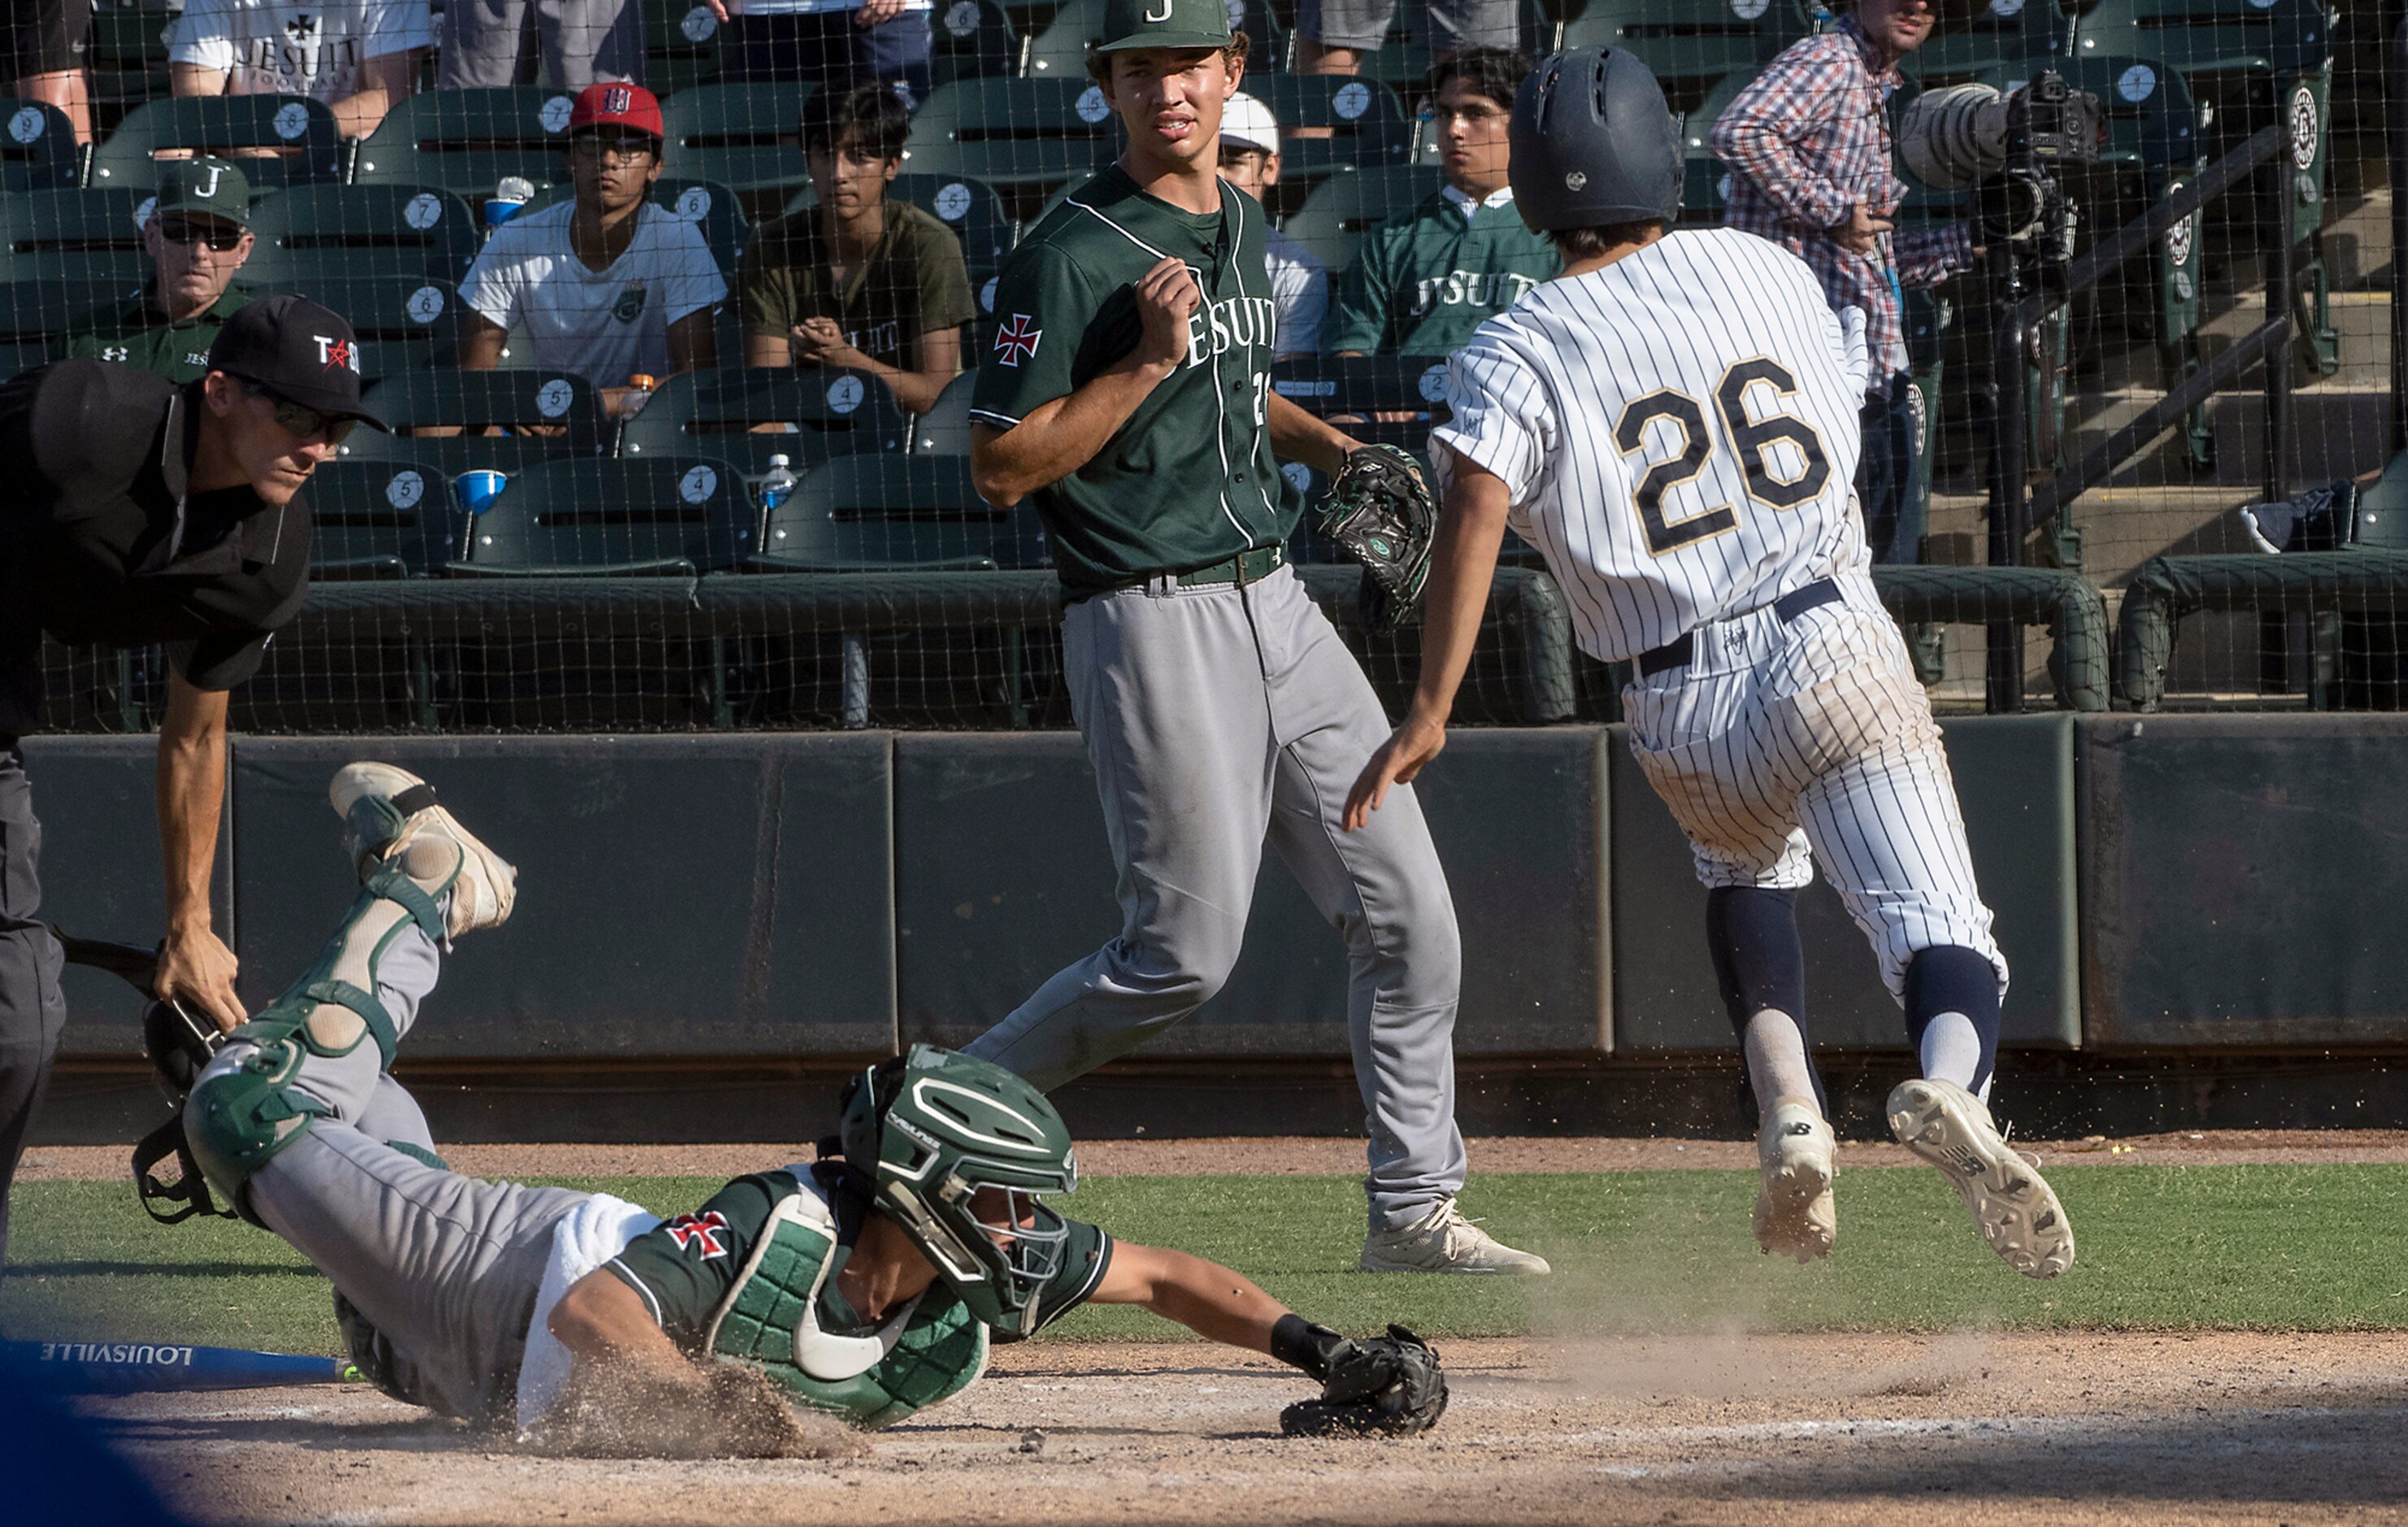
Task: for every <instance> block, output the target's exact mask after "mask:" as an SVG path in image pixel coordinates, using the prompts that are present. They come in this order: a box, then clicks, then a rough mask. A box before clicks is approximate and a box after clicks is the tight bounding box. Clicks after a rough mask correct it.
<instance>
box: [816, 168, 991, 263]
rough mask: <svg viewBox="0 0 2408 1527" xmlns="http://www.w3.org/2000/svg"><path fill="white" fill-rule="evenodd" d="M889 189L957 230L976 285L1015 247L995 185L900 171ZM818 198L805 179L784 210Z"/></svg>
mask: <svg viewBox="0 0 2408 1527" xmlns="http://www.w3.org/2000/svg"><path fill="white" fill-rule="evenodd" d="M886 194H887V195H888V196H889V197H890V198H893V199H895V200H897V201H908V202H910V204H911V205H912V206H914V207H917V208H919V209H921V210H922V211H924V212H926V213H928V214H929V215H930V216H932V217H934V218H936V219H937V220H938V221H939V222H940V223H943V224H944V225H945V226H946V227H948V228H951V229H953V235H954V237H955V238H959V239H960V240H961V241H962V263H963V264H965V265H967V266H968V267H969V273H970V286H971V288H972V289H973V290H975V289H976V288H977V287H978V286H979V285H980V284H981V283H982V282H983V281H986V279H987V278H988V277H990V276H993V275H994V274H995V273H996V271H998V270H1000V269H1002V268H1003V257H1004V256H1005V255H1007V254H1009V253H1011V240H1012V233H1011V217H1010V216H1008V215H1007V214H1006V213H1005V211H1004V209H1003V199H1002V198H1001V197H999V196H997V195H996V194H995V188H994V187H993V186H991V185H988V184H986V183H985V182H984V181H982V180H971V179H970V178H968V176H962V175H897V176H896V177H895V179H894V180H893V181H892V182H890V183H889V184H888V185H887V187H886ZM819 204H820V199H819V194H818V193H817V192H816V191H813V190H812V189H811V188H810V186H808V185H807V186H804V187H803V188H802V189H801V190H800V191H797V192H796V193H795V194H794V195H793V196H792V197H791V198H789V199H788V200H787V202H786V210H787V211H789V212H800V211H804V210H806V209H810V208H813V207H817V206H818V205H819Z"/></svg>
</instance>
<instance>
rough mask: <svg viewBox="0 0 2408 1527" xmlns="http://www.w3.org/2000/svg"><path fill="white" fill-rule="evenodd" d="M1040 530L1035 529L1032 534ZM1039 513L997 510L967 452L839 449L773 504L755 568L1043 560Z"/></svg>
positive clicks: (992, 565) (992, 564)
mask: <svg viewBox="0 0 2408 1527" xmlns="http://www.w3.org/2000/svg"><path fill="white" fill-rule="evenodd" d="M1032 531H1033V532H1034V534H1033V537H1032V534H1031V532H1032ZM1044 559H1045V544H1044V535H1043V532H1042V530H1041V529H1037V528H1036V526H1035V518H1034V512H1033V511H1031V512H1030V513H1028V514H1025V515H1024V514H1016V513H1014V512H1013V511H1010V510H1002V509H996V508H995V507H994V506H992V505H990V504H988V503H987V502H986V501H985V500H984V499H982V498H981V497H979V496H978V490H977V489H976V488H975V487H973V486H972V485H971V483H970V469H969V460H968V457H965V456H888V455H872V456H839V457H838V458H837V459H836V460H834V461H830V462H827V463H825V464H824V465H823V466H819V467H814V468H811V469H810V472H808V473H806V474H805V475H804V477H803V480H802V484H801V486H799V487H798V488H796V490H795V494H794V496H793V497H790V498H788V499H787V500H786V501H785V502H784V503H782V504H780V505H779V506H778V507H777V508H775V509H773V510H771V511H769V513H768V518H767V523H766V525H765V526H763V529H762V534H761V550H760V551H759V552H758V553H756V554H755V555H753V556H751V557H748V558H746V560H745V564H744V565H745V568H746V569H748V570H750V571H753V572H849V571H867V570H873V569H898V568H917V569H925V570H931V571H933V570H938V569H965V570H967V569H996V568H1012V567H1041V566H1043V565H1044Z"/></svg>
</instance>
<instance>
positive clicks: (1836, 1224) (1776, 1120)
mask: <svg viewBox="0 0 2408 1527" xmlns="http://www.w3.org/2000/svg"><path fill="white" fill-rule="evenodd" d="M1835 1148H1836V1147H1835V1146H1834V1145H1833V1143H1832V1140H1831V1126H1830V1125H1829V1124H1828V1123H1827V1122H1826V1121H1825V1120H1824V1117H1823V1115H1822V1112H1821V1111H1820V1110H1819V1109H1817V1108H1816V1107H1815V1106H1814V1103H1813V1101H1812V1100H1811V1099H1806V1098H1783V1099H1780V1100H1779V1101H1777V1102H1774V1103H1773V1105H1772V1109H1771V1112H1770V1113H1768V1114H1766V1115H1765V1116H1764V1128H1763V1129H1761V1130H1759V1131H1756V1165H1757V1167H1758V1168H1759V1169H1760V1170H1761V1171H1762V1172H1763V1174H1764V1184H1763V1186H1762V1187H1761V1188H1758V1189H1757V1191H1756V1245H1757V1246H1762V1247H1763V1248H1764V1250H1765V1252H1766V1254H1767V1255H1778V1256H1783V1257H1795V1258H1797V1259H1798V1260H1799V1263H1800V1264H1803V1263H1806V1262H1810V1261H1813V1260H1814V1259H1815V1258H1817V1257H1828V1256H1829V1255H1830V1254H1831V1243H1832V1241H1833V1240H1835V1239H1836V1238H1837V1237H1838V1235H1839V1233H1840V1215H1839V1209H1838V1208H1837V1206H1836V1205H1834V1204H1833V1203H1832V1202H1831V1178H1832V1176H1833V1175H1834V1174H1835V1173H1836V1171H1837V1168H1836V1167H1834V1166H1833V1164H1832V1155H1833V1152H1834V1150H1835Z"/></svg>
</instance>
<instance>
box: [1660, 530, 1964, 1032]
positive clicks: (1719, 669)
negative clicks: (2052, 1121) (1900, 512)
mask: <svg viewBox="0 0 2408 1527" xmlns="http://www.w3.org/2000/svg"><path fill="white" fill-rule="evenodd" d="M1834 581H1835V582H1836V583H1839V585H1840V589H1841V593H1842V599H1841V601H1840V602H1839V603H1836V604H1826V605H1822V606H1820V607H1818V608H1816V609H1813V610H1809V611H1807V612H1804V613H1802V614H1800V615H1799V617H1798V618H1797V619H1795V620H1792V621H1788V622H1784V621H1783V620H1782V619H1781V617H1780V616H1779V615H1777V614H1775V613H1774V612H1773V611H1772V610H1771V609H1770V607H1769V606H1768V607H1766V608H1764V609H1760V610H1755V611H1751V612H1748V613H1746V614H1742V615H1736V616H1733V617H1731V618H1730V619H1727V620H1722V621H1715V622H1713V623H1711V624H1709V625H1706V626H1701V627H1698V629H1697V631H1696V632H1695V634H1694V637H1693V641H1692V647H1693V653H1694V655H1693V656H1692V658H1691V660H1690V661H1689V662H1688V663H1687V664H1685V665H1684V666H1682V667H1678V668H1672V669H1668V670H1664V671H1662V672H1660V673H1657V674H1656V675H1654V676H1653V677H1651V678H1645V679H1641V680H1640V681H1639V682H1637V683H1635V684H1631V685H1630V686H1629V687H1628V688H1627V689H1626V690H1624V692H1623V713H1624V714H1625V715H1626V716H1627V717H1628V718H1629V721H1630V751H1631V753H1632V754H1633V756H1636V757H1637V758H1638V760H1639V764H1640V767H1641V769H1642V770H1643V771H1645V772H1646V775H1647V780H1648V783H1649V784H1651V785H1654V786H1655V787H1656V794H1657V795H1658V796H1661V797H1662V798H1663V800H1664V803H1665V804H1666V805H1668V806H1670V808H1671V810H1672V815H1673V817H1674V819H1675V820H1677V821H1678V822H1679V823H1680V824H1681V828H1682V830H1683V831H1684V832H1685V833H1687V834H1688V837H1689V846H1690V849H1691V851H1692V852H1693V853H1694V854H1695V856H1696V858H1697V870H1698V879H1699V880H1700V881H1701V882H1703V883H1704V884H1705V885H1707V886H1716V887H1719V886H1766V887H1771V888H1779V889H1794V888H1796V887H1798V886H1803V885H1805V884H1806V883H1807V882H1808V881H1810V880H1812V879H1813V877H1814V868H1815V865H1816V863H1817V862H1818V861H1819V862H1820V864H1821V866H1822V871H1823V877H1824V878H1825V879H1826V880H1828V881H1829V882H1830V883H1831V886H1832V888H1833V889H1834V890H1836V891H1838V892H1839V893H1840V899H1841V900H1842V901H1843V902H1845V903H1846V904H1847V908H1848V915H1850V916H1851V917H1853V918H1855V919H1856V926H1857V927H1858V928H1860V929H1864V932H1865V936H1866V937H1867V938H1868V939H1870V940H1871V941H1872V945H1873V950H1874V953H1875V954H1877V955H1878V956H1879V957H1880V958H1881V967H1882V979H1883V980H1884V981H1885V982H1886V983H1887V984H1888V986H1889V989H1890V995H1891V996H1893V997H1896V996H1899V994H1900V993H1901V991H1902V989H1903V987H1904V984H1905V980H1906V964H1907V961H1908V960H1909V959H1911V958H1914V953H1915V951H1917V950H1919V949H1929V948H1934V947H1937V946H1939V945H1942V944H1960V945H1962V946H1963V947H1965V948H1968V949H1971V950H1973V951H1974V952H1975V953H1977V954H1980V955H1982V956H1984V957H1985V958H1987V959H1988V960H1989V961H1990V963H1991V965H1992V966H1993V967H1994V968H1996V970H1997V971H1998V972H1999V989H2000V992H2002V993H2003V992H2004V991H2005V989H2006V984H2007V962H2006V960H2005V958H2003V957H2002V956H2000V953H1999V947H1998V944H1996V943H1995V942H1993V940H1992V939H1991V936H1990V909H1989V907H1988V906H1987V905H1986V904H1985V903H1984V901H1983V900H1982V892H1981V888H1980V886H1977V885H1976V884H1975V883H1974V879H1973V860H1972V856H1971V853H1970V852H1969V851H1968V850H1967V848H1966V844H1965V822H1964V818H1963V816H1962V815H1961V814H1959V812H1958V810H1957V786H1956V782H1955V781H1954V780H1953V779H1952V778H1951V777H1950V775H1949V771H1948V755H1947V752H1946V750H1945V749H1944V748H1943V747H1942V744H1941V740H1940V728H1939V727H1938V726H1936V725H1935V724H1934V723H1933V722H1932V719H1931V705H1930V702H1929V701H1928V700H1927V699H1925V698H1924V694H1923V687H1922V685H1921V684H1918V683H1917V682H1916V680H1915V677H1914V666H1913V664H1912V662H1911V661H1910V660H1909V658H1908V656H1907V651H1906V643H1905V641H1904V640H1903V639H1902V638H1901V637H1900V636H1899V630H1898V624H1897V622H1895V621H1893V620H1892V619H1890V616H1889V612H1887V611H1885V610H1884V609H1883V608H1882V604H1881V599H1880V597H1879V596H1878V595H1876V594H1875V593H1874V592H1873V586H1872V581H1871V579H1870V578H1869V577H1867V576H1866V575H1865V574H1864V573H1863V572H1862V571H1861V570H1854V571H1848V572H1842V573H1839V574H1837V575H1835V579H1834Z"/></svg>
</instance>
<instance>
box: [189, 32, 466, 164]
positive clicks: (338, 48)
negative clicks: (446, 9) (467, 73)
mask: <svg viewBox="0 0 2408 1527" xmlns="http://www.w3.org/2000/svg"><path fill="white" fill-rule="evenodd" d="M434 46H435V23H434V21H433V19H432V18H431V16H430V15H429V14H428V10H427V4H426V0H332V3H331V4H326V5H316V4H308V3H301V0H186V4H185V6H184V14H183V15H182V16H181V17H180V18H179V19H178V21H177V22H176V23H175V25H174V26H173V27H171V28H169V30H168V33H167V71H168V89H169V90H170V91H171V92H173V93H174V94H178V95H307V96H309V97H311V98H312V99H315V100H320V101H323V102H325V103H326V105H327V106H328V107H329V108H332V109H333V110H334V113H335V120H336V122H338V123H340V124H341V126H342V130H343V136H344V137H366V136H367V135H368V134H370V133H372V132H374V131H375V130H376V125H377V123H379V122H382V121H384V114H385V113H386V112H387V111H389V110H391V109H392V108H393V103H394V102H395V101H398V100H400V99H402V98H403V97H404V96H406V95H408V94H410V92H411V91H412V90H413V89H415V88H416V86H417V82H418V65H419V63H420V61H421V59H423V57H424V55H425V51H426V50H427V49H429V48H432V47H434Z"/></svg>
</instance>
